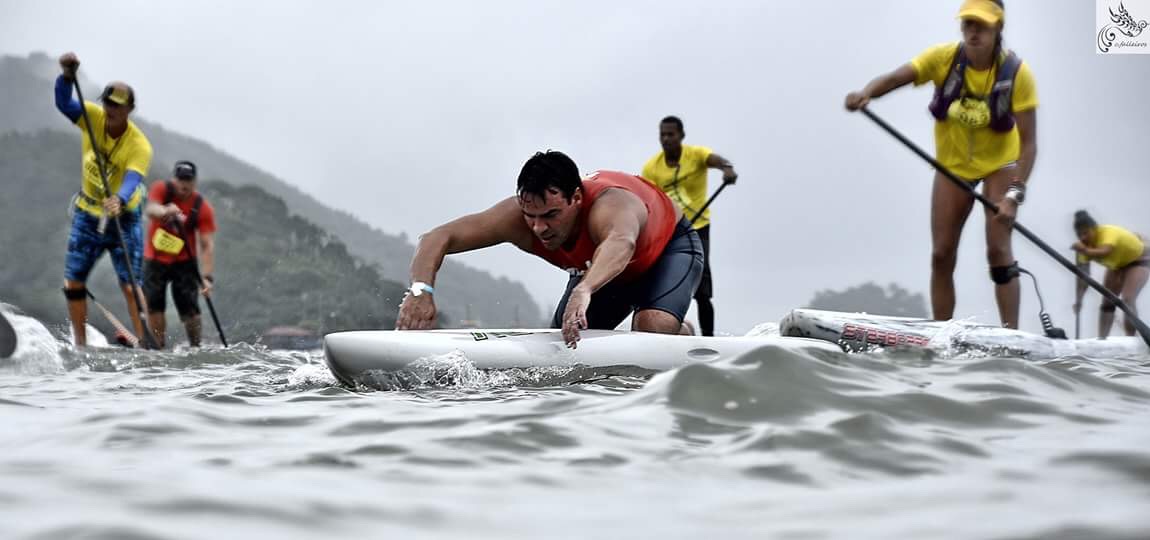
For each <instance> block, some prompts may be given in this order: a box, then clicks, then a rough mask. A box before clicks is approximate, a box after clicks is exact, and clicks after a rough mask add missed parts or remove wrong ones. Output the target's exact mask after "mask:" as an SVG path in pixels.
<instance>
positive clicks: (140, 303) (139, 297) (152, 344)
mask: <svg viewBox="0 0 1150 540" xmlns="http://www.w3.org/2000/svg"><path fill="white" fill-rule="evenodd" d="M72 85H73V86H75V87H76V98H77V99H79V100H80V116H83V117H84V127H86V128H88V140H89V142H91V143H92V153H93V154H95V155H96V166H97V167H99V169H100V182H102V183H103V187H104V196H105V197H110V196H112V190H111V188H110V187H109V186H108V169H107V166H106V165H105V164H104V156H103V154H102V153H101V152H100V147H99V145H97V144H96V132H95V131H93V130H92V122H91V121H90V120H89V119H88V107H87V106H86V105H85V104H84V93H83V91H81V90H80V77H79V76H76V75H73V78H72ZM125 135H126V133H125ZM121 136H124V135H121ZM108 221H111V222H112V225H113V226H114V227H116V238H117V239H118V240H119V241H120V251H123V252H124V268H126V269H127V270H128V279H129V280H130V281H131V284H130V286H131V288H132V295H134V296H135V297H136V308H137V309H136V316H137V317H139V318H140V326H141V327H143V329H144V343H145V344H146V345H147V347H148V348H149V349H159V348H160V344H159V343H156V336H153V335H152V331H151V329H149V328H148V315H147V313H145V309H144V300H143V294H141V291H140V285H139V282H138V281H136V272H135V270H132V255H131V254H130V253H129V252H128V244H127V242H125V241H124V229H123V228H122V227H120V220H119V219H110V220H108ZM131 308H132V306H131V305H129V306H128V309H129V310H130V309H131Z"/></svg>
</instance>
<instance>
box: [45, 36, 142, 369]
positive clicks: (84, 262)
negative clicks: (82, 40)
mask: <svg viewBox="0 0 1150 540" xmlns="http://www.w3.org/2000/svg"><path fill="white" fill-rule="evenodd" d="M79 67H80V60H79V59H78V58H77V57H76V55H75V54H73V53H67V54H64V55H63V56H61V57H60V69H61V71H62V73H61V74H60V76H59V77H58V78H57V79H56V108H57V109H59V111H60V112H61V113H62V114H63V115H64V116H65V117H67V118H68V120H69V121H71V122H72V123H73V124H75V125H76V126H77V127H78V128H80V131H81V133H85V132H86V131H87V130H88V128H89V127H90V128H91V131H90V133H85V135H83V136H81V139H80V140H81V148H82V154H81V156H82V167H81V177H82V180H81V184H80V192H79V193H78V194H77V195H76V202H75V212H74V214H73V216H72V229H71V232H70V233H69V235H68V255H67V259H66V263H65V270H64V297H65V298H66V299H67V301H68V316H69V318H70V319H71V320H72V335H73V336H74V339H75V344H76V346H84V345H86V344H87V332H86V328H85V326H84V325H85V323H86V322H87V320H88V303H87V299H88V290H87V285H86V283H87V281H88V275H89V273H90V272H91V271H92V267H93V266H95V264H96V261H98V260H99V258H100V257H101V256H102V255H103V254H104V252H105V251H107V252H109V254H110V256H111V257H112V265H113V266H114V267H115V269H116V276H117V277H118V278H119V281H120V288H121V290H123V293H124V298H125V300H127V303H128V312H129V313H130V314H131V316H132V323H133V326H135V329H136V335H139V336H143V335H144V323H143V321H142V320H141V319H140V315H139V314H140V311H141V310H140V309H139V305H138V303H137V297H136V295H135V294H134V291H135V290H136V289H138V288H139V286H140V283H138V282H137V283H133V282H132V281H133V280H132V276H134V277H135V278H136V279H137V280H138V279H139V277H140V275H141V272H140V267H141V259H142V255H143V243H142V242H141V236H142V234H141V229H140V210H141V207H142V206H143V202H144V189H143V185H142V183H141V182H142V181H143V179H144V175H146V174H147V173H148V168H149V167H150V166H151V163H152V145H151V143H149V142H148V138H147V137H145V136H144V133H143V132H142V131H140V128H138V127H137V126H136V124H135V123H133V122H132V121H131V120H129V119H128V116H129V115H130V114H131V113H132V111H134V110H135V108H136V92H135V90H133V89H132V87H131V86H128V85H127V84H125V83H122V82H112V83H109V84H108V85H107V86H105V87H104V91H103V92H102V93H101V94H100V105H96V104H95V103H91V102H84V103H80V101H79V100H76V99H73V98H72V85H73V82H74V80H75V78H76V70H77V69H78V68H79ZM85 113H86V114H85ZM85 118H87V121H85ZM89 121H90V122H91V125H90V126H89V125H87V122H89ZM100 162H102V164H101V163H100ZM101 167H104V168H106V172H107V184H108V189H109V190H110V191H111V192H110V193H105V190H104V178H102V173H101ZM105 219H113V220H116V223H117V224H118V227H116V226H108V227H105V228H103V229H102V230H101V224H102V221H103V220H105ZM121 231H122V238H123V244H121V242H120V237H121ZM125 251H127V252H126V253H125ZM129 261H130V264H131V268H130V269H129V267H128V264H129Z"/></svg>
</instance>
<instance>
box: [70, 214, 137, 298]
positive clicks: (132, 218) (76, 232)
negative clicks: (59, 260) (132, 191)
mask: <svg viewBox="0 0 1150 540" xmlns="http://www.w3.org/2000/svg"><path fill="white" fill-rule="evenodd" d="M99 223H100V217H99V216H94V215H92V214H89V213H87V212H85V211H83V210H80V209H76V212H75V214H74V215H73V216H72V231H71V232H70V233H69V234H68V255H67V257H66V259H65V263H64V279H66V280H68V281H78V282H80V283H86V282H87V281H88V274H90V273H91V272H92V267H93V266H95V265H96V261H98V260H100V256H101V255H103V254H104V252H105V251H107V252H109V253H110V254H111V257H112V266H113V267H115V269H116V276H117V277H118V278H119V279H120V283H121V284H128V283H131V278H129V277H128V268H127V267H126V266H125V265H124V250H123V248H121V246H120V238H119V236H120V235H119V231H120V230H122V231H124V243H125V244H126V245H127V246H126V247H127V249H128V256H129V258H130V259H131V261H132V271H133V272H135V276H136V280H137V281H139V280H140V267H141V266H142V264H143V258H144V243H143V241H142V238H143V236H144V233H143V231H142V230H141V228H140V210H139V209H136V210H135V211H128V212H124V213H123V214H120V217H119V218H118V219H109V220H108V226H107V227H106V228H105V229H104V234H100V232H99V231H98V230H97V229H98V227H99ZM117 224H118V225H119V226H117ZM137 285H139V283H137Z"/></svg>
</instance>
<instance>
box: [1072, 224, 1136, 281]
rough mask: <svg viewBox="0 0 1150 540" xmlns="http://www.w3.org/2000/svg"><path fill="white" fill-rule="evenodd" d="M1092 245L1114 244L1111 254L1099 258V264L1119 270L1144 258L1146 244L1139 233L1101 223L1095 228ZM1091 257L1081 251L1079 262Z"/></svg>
mask: <svg viewBox="0 0 1150 540" xmlns="http://www.w3.org/2000/svg"><path fill="white" fill-rule="evenodd" d="M1094 231H1095V232H1094V234H1095V236H1094V245H1093V246H1092V247H1102V246H1114V249H1112V250H1110V254H1109V255H1107V256H1105V257H1102V258H1101V259H1098V264H1101V265H1102V266H1105V267H1106V268H1109V269H1111V270H1118V269H1119V268H1123V267H1125V266H1126V265H1128V264H1130V263H1132V262H1134V261H1137V260H1138V259H1141V258H1142V255H1143V252H1144V251H1145V250H1146V245H1145V244H1144V243H1143V242H1142V239H1141V238H1139V237H1138V235H1136V234H1134V233H1132V232H1130V231H1128V230H1126V229H1124V228H1122V227H1119V226H1117V225H1099V226H1098V227H1097V228H1095V230H1094ZM1089 260H1090V258H1089V257H1087V256H1086V255H1084V254H1082V253H1079V254H1078V262H1079V263H1085V262H1087V261H1089Z"/></svg>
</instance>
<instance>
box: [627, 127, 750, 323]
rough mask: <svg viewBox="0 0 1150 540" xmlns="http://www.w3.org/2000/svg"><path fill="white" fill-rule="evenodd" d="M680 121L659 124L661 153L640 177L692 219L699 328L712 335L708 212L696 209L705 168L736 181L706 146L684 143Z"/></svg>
mask: <svg viewBox="0 0 1150 540" xmlns="http://www.w3.org/2000/svg"><path fill="white" fill-rule="evenodd" d="M685 135H686V133H685V132H684V131H683V121H682V120H680V119H679V118H678V117H675V116H668V117H666V118H664V119H663V120H662V121H660V122H659V144H661V145H662V146H663V151H662V152H659V153H658V154H655V155H654V156H653V157H652V158H651V159H649V160H647V163H646V164H645V165H643V175H642V176H643V178H645V179H646V180H647V181H648V182H651V183H652V184H655V185H656V186H658V187H659V189H662V190H663V192H664V193H666V194H667V195H668V196H669V197H671V200H672V201H675V204H677V205H679V207H680V208H682V209H683V215H684V216H686V217H687V219H694V220H695V221H694V228H695V231H696V232H697V233H698V234H699V238H700V239H701V240H702V241H703V280H702V281H701V282H700V283H699V288H698V289H695V303H696V304H697V305H698V306H699V329H700V330H701V331H702V333H703V335H704V336H713V335H715V308H714V306H713V305H712V304H711V294H712V284H711V209H710V208H707V209H705V210H703V215H701V216H699V217H698V218H697V219H696V217H695V216H696V215H697V214H698V213H699V210H701V209H703V205H704V204H706V202H707V169H720V170H722V171H723V182H725V183H728V184H734V183H735V181H736V180H737V179H738V178H739V175H738V174H735V167H734V166H733V165H731V162H730V161H727V160H726V159H724V158H723V157H722V156H720V155H718V154H716V153H714V152H712V151H711V149H710V148H707V147H705V146H690V145H686V144H683V137H684V136H685Z"/></svg>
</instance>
